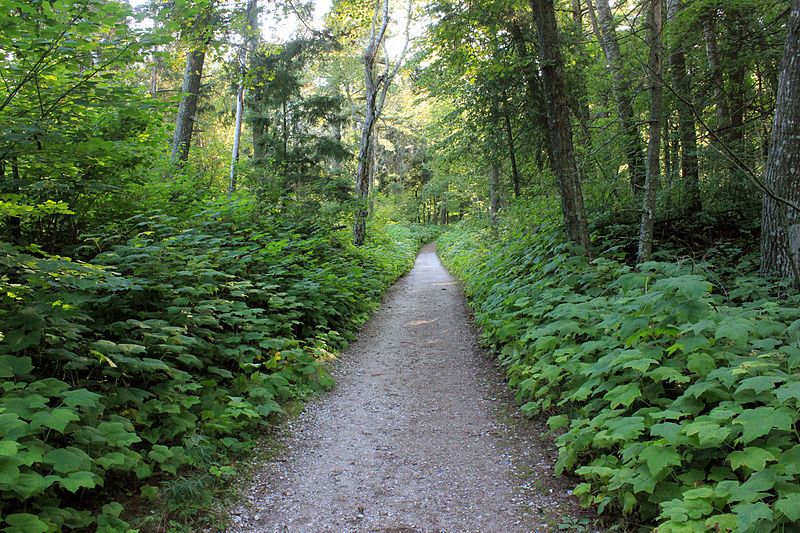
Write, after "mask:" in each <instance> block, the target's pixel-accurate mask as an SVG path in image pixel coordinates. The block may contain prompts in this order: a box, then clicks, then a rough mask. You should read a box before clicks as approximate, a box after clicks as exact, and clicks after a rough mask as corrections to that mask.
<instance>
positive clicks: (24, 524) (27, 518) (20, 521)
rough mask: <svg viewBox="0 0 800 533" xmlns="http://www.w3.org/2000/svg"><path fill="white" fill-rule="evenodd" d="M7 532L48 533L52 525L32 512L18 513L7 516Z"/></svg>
mask: <svg viewBox="0 0 800 533" xmlns="http://www.w3.org/2000/svg"><path fill="white" fill-rule="evenodd" d="M5 521H6V523H8V525H9V527H7V528H6V529H5V530H4V531H5V532H6V533H47V532H48V531H50V530H51V526H50V525H49V524H47V523H46V522H44V521H42V520H40V519H39V517H38V516H36V515H34V514H30V513H16V514H12V515H8V516H6V517H5Z"/></svg>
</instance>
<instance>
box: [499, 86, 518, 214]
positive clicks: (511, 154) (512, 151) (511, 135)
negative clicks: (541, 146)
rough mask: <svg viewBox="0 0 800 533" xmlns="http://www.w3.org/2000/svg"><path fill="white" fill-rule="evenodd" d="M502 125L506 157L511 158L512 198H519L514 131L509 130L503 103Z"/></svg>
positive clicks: (507, 114)
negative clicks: (505, 142) (505, 143)
mask: <svg viewBox="0 0 800 533" xmlns="http://www.w3.org/2000/svg"><path fill="white" fill-rule="evenodd" d="M503 123H504V125H505V131H506V140H507V141H508V155H509V157H510V158H511V181H512V182H513V184H514V197H515V198H519V194H520V185H519V170H518V169H517V151H516V149H515V147H514V131H513V130H512V129H511V117H510V116H509V112H508V102H507V101H506V102H503Z"/></svg>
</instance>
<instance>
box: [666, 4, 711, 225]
mask: <svg viewBox="0 0 800 533" xmlns="http://www.w3.org/2000/svg"><path fill="white" fill-rule="evenodd" d="M680 9H681V0H667V20H673V18H674V17H675V16H676V15H677V14H678V12H679V11H680ZM669 67H670V70H671V71H672V78H673V80H674V83H675V91H676V92H677V93H678V95H679V96H680V98H676V99H675V107H676V108H677V110H678V134H679V137H680V144H681V180H682V185H683V191H684V204H685V205H686V210H687V212H689V213H697V212H699V211H700V210H701V209H702V203H701V201H700V171H699V167H698V164H697V131H696V129H695V121H694V114H693V112H692V109H691V107H690V106H689V105H688V104H687V103H686V102H691V101H692V95H691V87H690V85H689V76H688V75H687V73H686V56H685V54H684V53H683V47H682V45H681V44H680V43H674V44H673V45H672V50H671V52H670V55H669ZM684 100H685V101H684Z"/></svg>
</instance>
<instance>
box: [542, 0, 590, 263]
mask: <svg viewBox="0 0 800 533" xmlns="http://www.w3.org/2000/svg"><path fill="white" fill-rule="evenodd" d="M530 4H531V8H532V9H533V14H534V18H535V19H536V27H537V30H538V36H539V56H540V65H541V67H540V68H541V71H542V86H543V88H544V96H545V98H544V99H545V106H546V110H547V123H548V138H549V141H550V142H549V145H550V160H551V162H552V165H553V171H554V172H555V175H556V177H557V178H558V188H559V192H560V194H561V209H562V211H563V213H564V225H565V227H566V231H567V236H568V237H569V239H570V240H572V241H573V242H574V243H575V244H577V245H579V246H581V247H582V248H583V251H584V253H585V254H586V255H587V256H591V246H590V241H589V225H588V223H587V221H586V211H585V209H584V206H583V193H582V192H581V184H580V180H579V177H578V176H579V174H578V165H577V163H576V161H575V149H574V146H573V145H572V124H571V123H570V117H569V107H568V106H567V102H566V88H565V84H564V61H563V59H562V57H561V50H560V48H559V39H558V26H557V24H556V13H555V8H554V6H553V0H530Z"/></svg>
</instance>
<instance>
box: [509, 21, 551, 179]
mask: <svg viewBox="0 0 800 533" xmlns="http://www.w3.org/2000/svg"><path fill="white" fill-rule="evenodd" d="M509 32H510V33H511V40H512V41H513V42H514V47H515V48H516V51H517V55H518V56H519V58H520V59H521V60H522V67H521V69H520V70H521V72H522V76H523V77H524V79H525V89H526V93H527V99H526V103H527V104H528V105H527V107H528V109H529V111H530V113H531V115H532V118H533V124H534V127H535V128H536V130H537V132H538V133H539V135H541V139H543V142H542V144H546V139H547V112H546V111H545V110H544V109H543V108H542V105H541V102H542V101H543V100H544V96H543V94H542V91H543V90H542V80H541V79H540V78H539V73H538V72H537V70H536V68H534V67H533V65H534V64H535V60H534V58H533V57H531V54H530V53H529V52H528V46H527V44H526V43H525V36H524V34H523V33H522V27H521V26H520V25H519V24H517V23H513V24H511V25H510V26H509ZM540 160H541V150H537V163H540V164H539V166H540V167H541V166H543V165H541V161H540Z"/></svg>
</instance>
